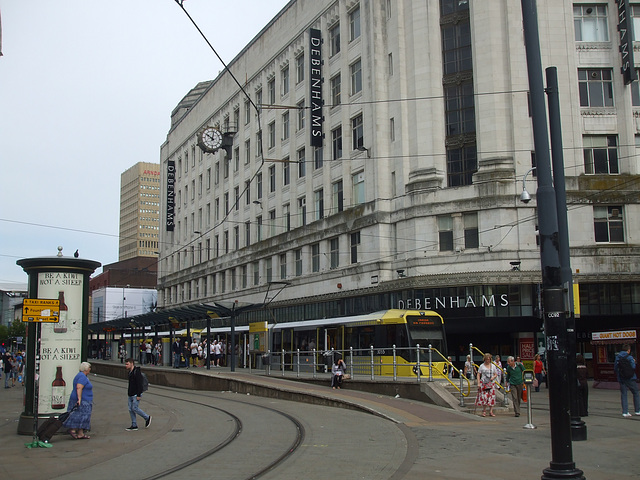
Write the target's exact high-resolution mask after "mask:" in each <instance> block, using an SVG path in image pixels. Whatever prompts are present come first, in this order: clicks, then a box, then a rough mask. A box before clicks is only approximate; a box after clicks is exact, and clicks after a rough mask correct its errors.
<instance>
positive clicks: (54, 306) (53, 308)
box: [22, 298, 60, 323]
mask: <svg viewBox="0 0 640 480" xmlns="http://www.w3.org/2000/svg"><path fill="white" fill-rule="evenodd" d="M22 321H23V322H36V323H58V322H59V321H60V300H57V299H56V300H52V299H51V300H49V299H44V298H25V299H24V303H23V304H22Z"/></svg>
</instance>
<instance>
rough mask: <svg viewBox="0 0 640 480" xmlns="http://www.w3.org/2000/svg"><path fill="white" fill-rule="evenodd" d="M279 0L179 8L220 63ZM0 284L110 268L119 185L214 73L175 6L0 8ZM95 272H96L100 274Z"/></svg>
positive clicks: (75, 1)
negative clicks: (62, 260)
mask: <svg viewBox="0 0 640 480" xmlns="http://www.w3.org/2000/svg"><path fill="white" fill-rule="evenodd" d="M288 1H289V0H235V1H233V2H229V1H222V0H184V3H183V6H184V8H185V10H186V11H187V12H189V15H190V16H191V17H192V18H193V20H194V21H195V22H196V23H197V24H198V26H199V27H200V29H201V30H202V31H203V32H204V34H205V35H206V36H207V38H208V39H209V41H210V42H211V44H212V45H213V47H214V48H215V49H216V51H217V52H218V54H219V55H220V57H221V58H222V59H223V60H224V61H225V62H227V63H228V62H230V61H231V60H232V59H233V58H234V57H235V56H236V54H238V53H239V52H240V51H241V50H242V48H243V47H244V46H245V45H246V44H247V43H249V42H250V41H251V39H252V38H254V37H255V35H256V34H257V33H258V32H260V30H261V29H262V28H263V27H264V26H265V25H266V24H267V23H268V22H269V21H270V20H271V19H272V18H273V17H274V16H275V15H276V14H277V13H278V12H279V11H280V10H281V9H282V8H283V7H284V6H285V5H286V4H287V3H288ZM0 14H1V15H2V54H3V56H1V57H0V172H1V173H0V175H1V178H2V179H3V181H2V184H1V187H0V284H3V283H16V282H18V283H26V282H27V275H26V273H24V271H23V270H22V268H21V267H19V266H17V265H16V261H17V260H19V259H21V258H32V257H41V256H55V255H56V254H57V253H58V249H57V247H58V246H62V247H64V250H63V254H64V255H66V256H71V255H73V253H74V252H75V251H76V249H77V250H78V251H79V254H80V257H81V258H86V259H90V260H96V261H98V262H100V263H102V264H103V265H105V264H109V263H113V262H116V261H118V228H119V215H120V175H121V174H122V172H124V171H125V170H127V169H128V168H129V167H131V166H133V165H135V164H136V163H137V162H155V163H159V161H160V146H161V145H162V143H163V142H164V141H165V139H166V135H167V132H168V130H169V126H170V115H171V111H172V110H173V108H175V106H176V105H177V104H178V103H179V102H180V100H181V99H182V97H184V96H185V95H186V94H187V92H188V91H189V90H190V89H191V88H193V87H195V85H196V84H197V83H198V82H200V81H204V80H211V79H214V78H215V77H216V76H217V75H218V73H219V72H220V71H221V70H222V69H223V68H224V67H223V65H222V64H221V63H220V62H219V60H218V59H217V58H216V56H215V55H214V53H213V52H212V51H211V50H210V48H209V47H208V46H207V44H206V42H205V41H204V39H203V38H202V37H201V36H200V34H199V33H198V31H197V30H196V28H195V27H194V26H193V24H192V23H191V21H190V20H189V18H188V17H187V15H186V14H185V13H184V12H183V10H182V9H181V7H180V5H178V3H176V0H127V1H125V0H56V1H52V0H0ZM100 271H101V268H99V269H98V270H97V272H100Z"/></svg>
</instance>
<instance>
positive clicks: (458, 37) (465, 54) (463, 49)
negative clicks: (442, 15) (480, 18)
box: [442, 19, 473, 75]
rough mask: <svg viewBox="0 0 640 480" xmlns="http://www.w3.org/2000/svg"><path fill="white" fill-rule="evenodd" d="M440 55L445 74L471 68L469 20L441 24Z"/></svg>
mask: <svg viewBox="0 0 640 480" xmlns="http://www.w3.org/2000/svg"><path fill="white" fill-rule="evenodd" d="M442 57H443V66H442V67H443V70H444V74H445V75H449V74H452V73H457V72H463V71H467V70H471V69H472V68H473V62H472V57H471V24H470V22H469V20H468V19H467V20H466V21H463V22H458V23H456V24H447V25H443V26H442Z"/></svg>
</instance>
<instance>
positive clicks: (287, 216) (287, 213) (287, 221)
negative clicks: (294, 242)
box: [282, 203, 291, 232]
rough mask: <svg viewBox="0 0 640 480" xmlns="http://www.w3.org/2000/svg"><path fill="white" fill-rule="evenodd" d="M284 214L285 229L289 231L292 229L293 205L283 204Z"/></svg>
mask: <svg viewBox="0 0 640 480" xmlns="http://www.w3.org/2000/svg"><path fill="white" fill-rule="evenodd" d="M282 216H283V217H284V230H285V232H288V231H290V230H291V207H290V206H289V204H288V203H285V204H284V205H283V206H282Z"/></svg>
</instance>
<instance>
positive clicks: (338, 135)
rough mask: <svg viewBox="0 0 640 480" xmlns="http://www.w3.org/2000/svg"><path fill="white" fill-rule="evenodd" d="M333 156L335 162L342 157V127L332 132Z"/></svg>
mask: <svg viewBox="0 0 640 480" xmlns="http://www.w3.org/2000/svg"><path fill="white" fill-rule="evenodd" d="M331 154H332V158H333V160H337V159H339V158H341V157H342V127H338V128H334V129H333V130H331Z"/></svg>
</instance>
